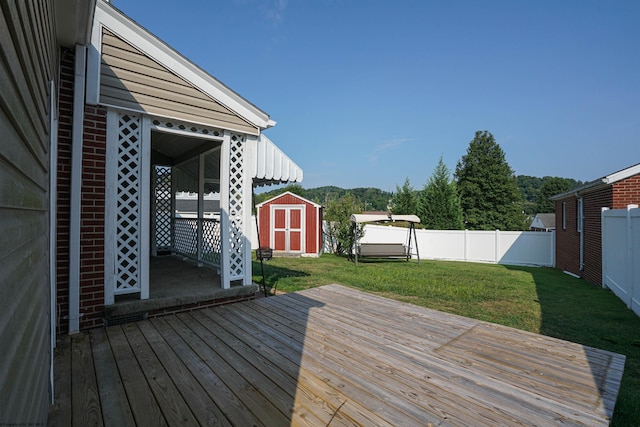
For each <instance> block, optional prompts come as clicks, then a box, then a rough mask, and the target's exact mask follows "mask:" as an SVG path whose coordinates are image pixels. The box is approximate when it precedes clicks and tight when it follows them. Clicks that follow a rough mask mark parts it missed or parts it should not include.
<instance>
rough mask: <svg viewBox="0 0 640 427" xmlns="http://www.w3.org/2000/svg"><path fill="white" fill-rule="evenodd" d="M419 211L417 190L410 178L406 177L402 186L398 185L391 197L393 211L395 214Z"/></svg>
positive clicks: (414, 213)
mask: <svg viewBox="0 0 640 427" xmlns="http://www.w3.org/2000/svg"><path fill="white" fill-rule="evenodd" d="M417 212H418V199H417V197H416V190H415V189H414V188H413V187H412V186H411V183H409V178H406V179H405V180H404V184H403V185H402V188H400V187H398V186H397V185H396V192H395V193H394V194H393V196H392V197H391V213H392V214H394V215H416V214H417Z"/></svg>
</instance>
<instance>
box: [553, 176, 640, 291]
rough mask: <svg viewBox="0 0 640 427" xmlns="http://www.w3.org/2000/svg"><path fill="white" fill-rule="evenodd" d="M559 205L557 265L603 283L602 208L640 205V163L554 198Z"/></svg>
mask: <svg viewBox="0 0 640 427" xmlns="http://www.w3.org/2000/svg"><path fill="white" fill-rule="evenodd" d="M551 200H553V201H555V203H556V213H555V215H556V266H557V267H558V268H560V269H562V270H565V271H568V272H570V273H573V274H576V275H578V276H580V277H582V278H584V279H586V280H588V281H589V282H591V283H595V284H601V283H602V227H601V211H602V208H610V209H623V208H626V206H627V205H629V204H640V164H637V165H634V166H630V167H628V168H626V169H623V170H620V171H618V172H614V173H612V174H609V175H607V176H604V177H602V178H599V179H596V180H594V181H591V182H588V183H586V184H584V185H582V186H580V187H577V188H574V189H573V190H570V191H567V192H565V193H562V194H557V195H555V196H553V197H551Z"/></svg>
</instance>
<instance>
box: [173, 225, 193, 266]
mask: <svg viewBox="0 0 640 427" xmlns="http://www.w3.org/2000/svg"><path fill="white" fill-rule="evenodd" d="M173 249H174V251H175V252H176V253H177V254H179V255H182V256H185V257H188V258H192V259H196V258H197V257H198V220H197V219H196V218H176V219H175V225H174V247H173Z"/></svg>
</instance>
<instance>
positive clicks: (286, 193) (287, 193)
mask: <svg viewBox="0 0 640 427" xmlns="http://www.w3.org/2000/svg"><path fill="white" fill-rule="evenodd" d="M283 196H292V197H295V198H296V199H299V200H300V201H302V202H305V203H309V204H310V205H313V207H316V208H321V207H322V205H319V204H317V203H315V202H312V201H311V200H308V199H305V198H304V197H302V196H300V195H298V194H295V193H292V192H291V191H285V192H284V193H282V194H278V195H277V196H274V197H272V198H270V199H268V200H265V201H264V202H262V203H258V204H257V205H256V207H260V206H262V205H266V204H267V203H272V202H273V201H275V200H277V199H280V198H282V197H283Z"/></svg>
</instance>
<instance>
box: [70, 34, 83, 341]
mask: <svg viewBox="0 0 640 427" xmlns="http://www.w3.org/2000/svg"><path fill="white" fill-rule="evenodd" d="M86 65H87V47H86V46H82V45H76V51H75V72H74V81H73V123H72V131H71V135H72V137H71V202H70V215H69V333H74V332H78V331H79V330H80V317H81V315H80V213H81V208H82V207H81V198H82V194H81V192H82V140H83V137H84V130H83V123H84V95H85V70H86Z"/></svg>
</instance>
